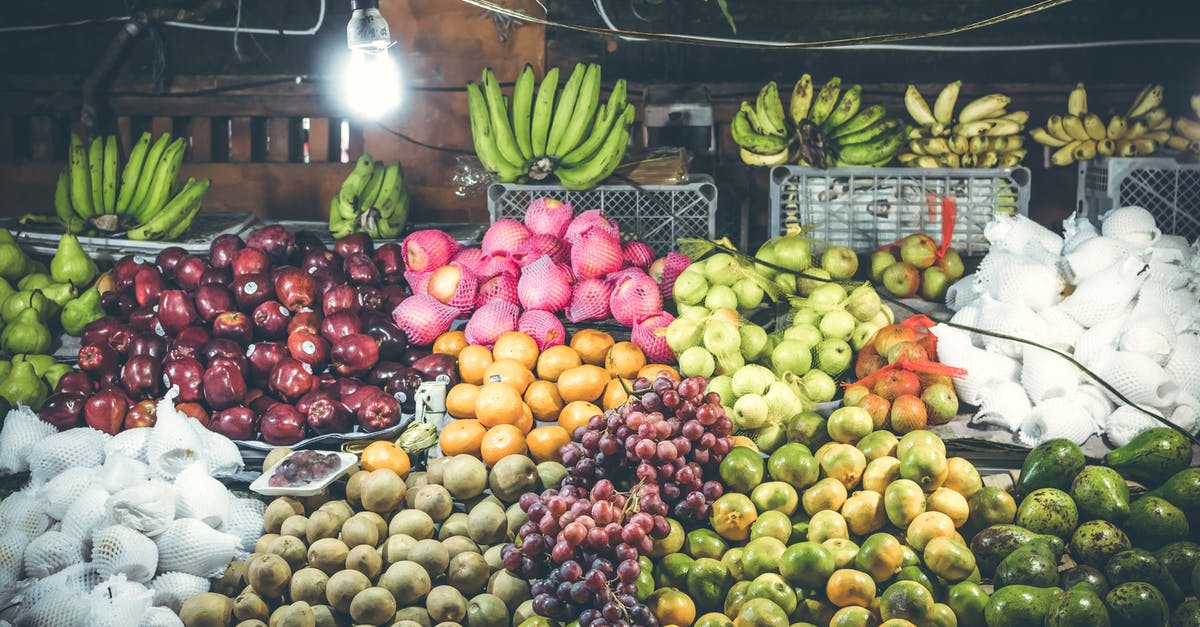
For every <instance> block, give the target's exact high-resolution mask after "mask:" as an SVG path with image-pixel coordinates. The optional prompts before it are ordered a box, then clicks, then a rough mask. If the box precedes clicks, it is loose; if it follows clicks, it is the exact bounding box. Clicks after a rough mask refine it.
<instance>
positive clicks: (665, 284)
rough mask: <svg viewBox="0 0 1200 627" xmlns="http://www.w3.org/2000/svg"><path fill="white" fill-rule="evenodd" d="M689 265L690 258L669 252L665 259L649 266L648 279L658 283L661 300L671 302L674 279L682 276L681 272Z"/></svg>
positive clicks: (673, 292) (661, 258)
mask: <svg viewBox="0 0 1200 627" xmlns="http://www.w3.org/2000/svg"><path fill="white" fill-rule="evenodd" d="M690 265H692V260H691V258H689V257H688V256H687V255H685V254H683V253H678V252H669V253H667V256H666V257H660V258H658V259H655V260H654V262H653V263H651V264H650V270H649V273H650V278H652V279H654V280H655V281H657V282H658V287H659V291H660V292H661V293H662V298H663V300H671V299H672V298H673V297H674V295H675V279H677V278H679V275H680V274H683V271H684V270H686V269H687V267H688V266H690Z"/></svg>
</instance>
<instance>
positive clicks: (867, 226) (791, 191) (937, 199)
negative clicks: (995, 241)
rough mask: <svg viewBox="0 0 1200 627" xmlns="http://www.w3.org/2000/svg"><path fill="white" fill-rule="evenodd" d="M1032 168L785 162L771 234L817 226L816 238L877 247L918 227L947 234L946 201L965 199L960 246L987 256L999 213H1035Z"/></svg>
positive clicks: (779, 170)
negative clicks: (988, 229)
mask: <svg viewBox="0 0 1200 627" xmlns="http://www.w3.org/2000/svg"><path fill="white" fill-rule="evenodd" d="M1029 184H1030V174H1029V170H1028V169H1027V168H1005V169H992V170H984V169H979V170H975V169H921V168H831V169H828V170H818V169H815V168H803V167H799V166H777V167H775V168H773V169H772V170H771V222H770V228H771V231H770V234H771V235H772V236H775V235H782V234H784V233H785V232H787V230H788V228H789V227H791V226H803V225H812V227H813V230H812V231H811V232H810V234H811V235H812V237H814V238H816V239H818V240H821V241H823V242H827V243H829V244H831V245H841V246H849V247H850V248H853V249H854V250H856V251H859V252H869V251H872V250H874V249H876V248H878V247H879V246H882V245H884V244H888V243H891V242H894V241H896V240H898V239H900V238H902V237H904V236H906V235H911V234H913V233H926V234H928V235H930V236H932V237H934V238H935V239H937V237H938V234H939V233H941V228H942V226H941V225H942V222H941V220H942V218H941V204H942V203H941V199H942V198H943V197H946V196H953V197H954V198H955V199H956V201H957V207H958V209H957V217H956V220H955V223H954V238H953V240H952V245H953V246H954V248H955V249H956V250H958V251H959V253H961V254H963V255H982V254H984V253H986V252H987V248H988V242H987V239H986V238H985V237H984V236H983V228H984V227H985V226H987V223H988V222H990V221H991V220H992V217H993V216H995V215H996V214H998V213H1008V214H1011V213H1021V214H1027V213H1028V211H1029Z"/></svg>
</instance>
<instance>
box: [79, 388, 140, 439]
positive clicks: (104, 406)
mask: <svg viewBox="0 0 1200 627" xmlns="http://www.w3.org/2000/svg"><path fill="white" fill-rule="evenodd" d="M128 412H129V400H128V399H127V398H126V397H125V395H124V394H122V393H120V392H118V391H116V390H114V389H107V390H100V391H99V392H96V393H95V394H93V395H92V397H91V398H89V399H88V400H87V403H86V404H84V406H83V419H84V420H85V421H86V422H87V424H88V426H89V427H91V428H93V429H97V430H99V431H103V432H105V433H107V434H109V435H116V434H117V433H118V432H120V431H121V426H122V425H123V424H124V423H125V414H127V413H128Z"/></svg>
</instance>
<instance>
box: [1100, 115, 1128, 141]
mask: <svg viewBox="0 0 1200 627" xmlns="http://www.w3.org/2000/svg"><path fill="white" fill-rule="evenodd" d="M1128 130H1129V122H1128V121H1126V119H1125V118H1124V117H1123V116H1120V115H1114V116H1112V118H1110V119H1109V120H1108V125H1107V126H1106V127H1105V128H1104V136H1105V137H1106V138H1108V139H1111V140H1113V141H1116V140H1118V139H1121V138H1122V137H1124V136H1125V132H1126V131H1128Z"/></svg>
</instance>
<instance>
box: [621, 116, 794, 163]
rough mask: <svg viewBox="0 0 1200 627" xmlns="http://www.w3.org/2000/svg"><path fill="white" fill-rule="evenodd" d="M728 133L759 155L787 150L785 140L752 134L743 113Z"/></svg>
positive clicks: (736, 118)
mask: <svg viewBox="0 0 1200 627" xmlns="http://www.w3.org/2000/svg"><path fill="white" fill-rule="evenodd" d="M729 132H730V134H732V135H733V141H734V143H736V144H737V145H738V146H741V147H742V148H745V149H746V150H749V151H750V152H753V153H757V154H760V155H775V154H778V153H779V152H780V151H781V150H787V147H788V140H787V138H784V137H776V136H773V135H763V134H761V133H756V132H754V129H753V128H752V127H751V126H750V120H749V118H748V117H747V115H746V112H745V111H739V112H738V113H737V115H735V116H733V122H732V123H730V125H729ZM611 135H612V131H611V130H610V131H609V136H611Z"/></svg>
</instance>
